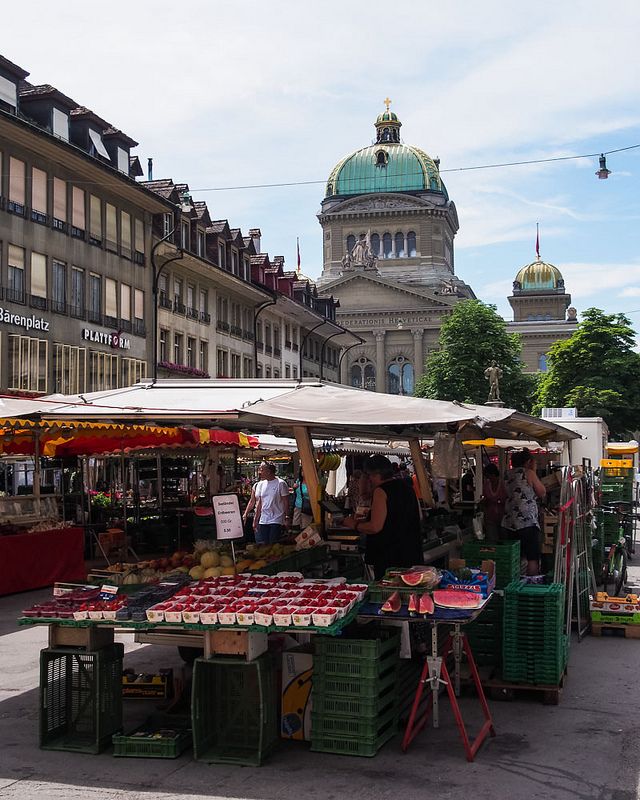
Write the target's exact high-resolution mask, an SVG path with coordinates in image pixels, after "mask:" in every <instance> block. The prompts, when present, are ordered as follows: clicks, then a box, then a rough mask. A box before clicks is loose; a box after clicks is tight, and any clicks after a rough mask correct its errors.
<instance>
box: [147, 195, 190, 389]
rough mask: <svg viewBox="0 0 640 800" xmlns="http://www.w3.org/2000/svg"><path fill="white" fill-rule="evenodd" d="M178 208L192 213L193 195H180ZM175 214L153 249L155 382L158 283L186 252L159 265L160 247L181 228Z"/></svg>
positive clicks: (155, 373)
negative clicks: (168, 265)
mask: <svg viewBox="0 0 640 800" xmlns="http://www.w3.org/2000/svg"><path fill="white" fill-rule="evenodd" d="M178 208H179V210H180V211H181V212H183V213H185V214H186V213H188V212H189V211H191V195H190V194H189V192H187V191H184V192H182V193H181V194H180V205H179V207H178ZM173 214H174V217H173V219H174V226H173V228H172V229H171V230H170V231H169V233H167V234H165V236H163V237H162V239H160V240H159V241H157V242H156V243H155V244H154V246H153V247H152V248H151V266H152V268H153V283H152V294H153V380H154V382H155V381H157V380H158V283H159V281H160V275H161V274H162V270H163V269H164V268H165V267H166V266H167V264H170V263H171V262H172V261H179V260H180V259H181V258H182V256H183V255H184V250H183V249H182V248H181V247H178V248H176V249H177V254H176V255H175V256H172V257H171V258H167V259H166V261H163V262H162V264H160V265H158V264H157V262H156V251H157V249H158V248H159V247H160V245H161V244H164V243H165V242H168V241H169V240H170V239H172V238H173V236H174V234H175V232H176V231H177V230H178V227H179V226H180V218H179V217H177V213H176V211H174V212H173ZM176 217H177V219H176ZM174 244H175V243H174Z"/></svg>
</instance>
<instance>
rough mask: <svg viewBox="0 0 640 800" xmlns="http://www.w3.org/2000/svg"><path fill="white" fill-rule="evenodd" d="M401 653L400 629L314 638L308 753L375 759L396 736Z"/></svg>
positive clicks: (373, 628)
mask: <svg viewBox="0 0 640 800" xmlns="http://www.w3.org/2000/svg"><path fill="white" fill-rule="evenodd" d="M399 653H400V629H399V628H378V627H377V626H376V625H365V626H358V627H353V628H351V629H350V630H349V631H348V632H345V633H344V634H343V635H342V636H339V637H329V636H318V637H316V641H315V656H314V661H313V711H312V713H311V750H313V751H315V752H322V753H342V754H344V755H352V756H374V755H375V754H376V753H377V752H378V750H379V749H380V748H381V747H382V745H383V744H385V743H386V742H387V741H389V739H391V738H392V737H393V736H394V735H395V733H396V731H397V728H398V714H399V705H398V692H397V677H398V666H399Z"/></svg>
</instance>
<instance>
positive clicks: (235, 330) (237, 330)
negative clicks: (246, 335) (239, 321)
mask: <svg viewBox="0 0 640 800" xmlns="http://www.w3.org/2000/svg"><path fill="white" fill-rule="evenodd" d="M231 335H232V336H237V337H238V339H241V338H242V328H241V327H240V326H239V325H232V326H231Z"/></svg>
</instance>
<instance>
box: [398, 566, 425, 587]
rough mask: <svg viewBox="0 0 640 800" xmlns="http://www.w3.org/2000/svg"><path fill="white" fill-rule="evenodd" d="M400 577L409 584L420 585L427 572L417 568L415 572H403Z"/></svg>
mask: <svg viewBox="0 0 640 800" xmlns="http://www.w3.org/2000/svg"><path fill="white" fill-rule="evenodd" d="M400 577H401V578H402V582H403V583H405V584H406V585H407V586H420V585H421V584H422V582H423V581H424V578H425V573H424V572H421V571H418V570H415V571H413V572H403V573H402V575H401V576H400Z"/></svg>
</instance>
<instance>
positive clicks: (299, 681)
mask: <svg viewBox="0 0 640 800" xmlns="http://www.w3.org/2000/svg"><path fill="white" fill-rule="evenodd" d="M312 681H313V651H312V649H311V647H310V645H303V646H302V647H296V648H295V649H294V650H285V652H284V653H283V654H282V703H281V711H282V721H281V724H280V736H281V737H282V738H283V739H295V740H297V741H305V742H308V741H310V739H311V689H312Z"/></svg>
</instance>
